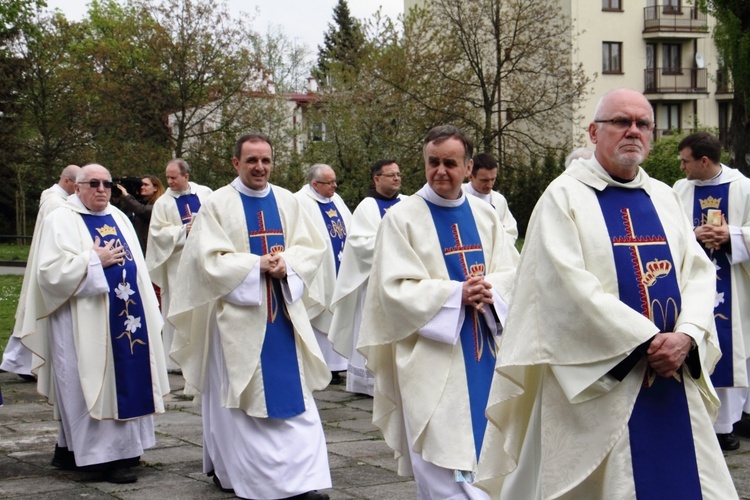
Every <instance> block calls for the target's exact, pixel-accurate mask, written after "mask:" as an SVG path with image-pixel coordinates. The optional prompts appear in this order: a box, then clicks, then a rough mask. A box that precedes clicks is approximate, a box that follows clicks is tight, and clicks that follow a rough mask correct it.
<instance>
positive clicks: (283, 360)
mask: <svg viewBox="0 0 750 500" xmlns="http://www.w3.org/2000/svg"><path fill="white" fill-rule="evenodd" d="M241 197H242V206H243V208H244V209H245V221H246V223H247V230H248V237H249V239H250V252H251V253H253V254H255V255H266V254H269V253H270V254H277V253H279V252H283V251H284V228H283V226H282V224H281V218H280V217H279V208H278V206H277V205H276V197H275V196H274V194H273V190H271V192H270V193H269V194H268V195H267V196H265V197H263V198H254V197H251V196H247V195H244V194H241ZM262 279H263V280H264V281H265V288H266V308H267V310H266V334H265V337H264V339H263V348H262V349H261V353H260V367H261V372H262V373H263V391H264V392H265V396H266V409H267V411H268V417H269V418H291V417H294V416H296V415H299V414H301V413H303V412H304V411H305V398H304V395H303V394H302V382H301V381H300V372H299V365H298V364H297V347H296V343H295V342H296V341H295V333H294V325H293V324H292V321H291V319H290V318H289V313H288V311H287V310H286V303H285V302H284V296H283V295H282V291H281V282H280V281H279V280H278V279H275V278H271V276H270V275H268V274H266V275H263V277H262ZM279 313H281V314H279ZM252 333H254V332H250V334H252Z"/></svg>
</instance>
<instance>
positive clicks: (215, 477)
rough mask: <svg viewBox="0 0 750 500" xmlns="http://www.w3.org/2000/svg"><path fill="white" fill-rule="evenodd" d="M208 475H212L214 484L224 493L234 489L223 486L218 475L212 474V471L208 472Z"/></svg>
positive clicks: (231, 491)
mask: <svg viewBox="0 0 750 500" xmlns="http://www.w3.org/2000/svg"><path fill="white" fill-rule="evenodd" d="M208 475H209V476H213V480H214V484H215V485H216V486H218V487H219V489H220V490H221V491H222V492H224V493H234V490H233V489H232V488H225V487H223V486H222V485H221V481H219V476H217V475H216V474H214V473H213V472H209V473H208Z"/></svg>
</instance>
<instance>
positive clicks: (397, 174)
mask: <svg viewBox="0 0 750 500" xmlns="http://www.w3.org/2000/svg"><path fill="white" fill-rule="evenodd" d="M375 177H390V178H391V179H393V178H394V177H397V178H399V179H400V178H401V174H400V173H398V172H394V173H392V174H378V175H376V176H375Z"/></svg>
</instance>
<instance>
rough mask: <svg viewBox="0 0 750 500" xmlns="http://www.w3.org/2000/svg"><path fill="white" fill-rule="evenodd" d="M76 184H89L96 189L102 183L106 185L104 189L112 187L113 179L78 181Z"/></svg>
mask: <svg viewBox="0 0 750 500" xmlns="http://www.w3.org/2000/svg"><path fill="white" fill-rule="evenodd" d="M76 184H88V185H89V186H91V187H92V188H94V189H97V188H98V187H99V186H100V185H102V186H104V189H112V181H100V180H99V179H94V180H90V181H84V182H77V183H76Z"/></svg>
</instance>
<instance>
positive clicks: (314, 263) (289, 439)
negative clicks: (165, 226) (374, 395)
mask: <svg viewBox="0 0 750 500" xmlns="http://www.w3.org/2000/svg"><path fill="white" fill-rule="evenodd" d="M232 162H233V164H234V167H235V170H236V171H237V174H238V177H237V178H236V179H235V180H234V181H233V182H232V183H231V184H230V185H228V186H224V187H223V188H221V189H218V190H217V191H215V192H214V193H213V194H212V195H211V196H210V197H209V198H208V199H207V200H205V201H204V202H203V204H202V206H201V210H200V216H199V217H197V218H196V220H195V224H194V225H193V228H192V230H191V233H190V237H189V238H188V239H187V243H186V244H185V247H184V249H183V255H182V259H181V261H180V268H179V271H178V272H177V282H176V286H175V287H174V288H173V290H172V292H173V296H172V303H171V312H170V316H169V320H170V321H172V322H173V324H174V325H175V328H176V332H175V339H174V342H173V344H172V353H171V354H172V358H173V359H174V360H175V361H177V362H178V363H179V365H180V367H181V368H182V375H183V376H184V377H185V393H186V394H202V398H201V400H202V405H203V408H202V417H203V470H204V472H206V473H207V474H209V475H211V476H213V478H214V482H215V483H216V485H217V486H218V487H219V488H221V489H222V490H223V491H226V490H234V493H235V495H237V496H238V497H242V498H254V499H279V498H287V497H295V498H300V499H309V500H324V499H327V498H328V495H326V494H324V493H319V492H317V491H316V490H318V489H325V488H330V487H331V476H330V471H329V468H328V455H327V449H326V443H325V436H324V435H323V425H322V423H321V421H320V416H319V414H318V410H317V407H316V405H315V400H314V399H313V396H312V391H314V390H322V389H324V388H325V387H326V386H327V385H328V382H329V381H330V372H329V371H328V368H327V367H326V364H325V361H324V360H323V356H322V354H321V352H320V348H319V347H318V343H317V341H316V340H315V336H314V334H313V331H312V328H311V327H310V322H309V320H308V318H307V314H306V311H305V306H304V304H303V303H302V300H301V296H302V293H303V291H304V290H307V291H308V292H309V293H310V295H311V296H313V297H316V298H317V300H322V291H321V290H319V289H316V288H315V281H314V277H315V273H316V272H317V270H318V268H319V267H320V262H321V260H322V259H323V255H324V251H325V242H324V241H323V239H322V238H321V237H320V235H319V234H318V233H317V231H316V230H315V228H314V227H313V224H312V221H311V219H310V218H309V217H308V215H307V214H306V213H305V212H304V210H303V209H302V208H301V206H300V204H299V203H298V202H297V200H296V198H295V197H294V195H292V194H291V193H290V192H289V191H287V190H286V189H283V188H280V187H277V186H274V185H272V184H270V183H268V178H269V176H270V174H271V170H272V166H273V150H272V147H271V143H270V141H269V139H268V138H267V137H265V136H263V135H261V134H246V135H243V136H242V137H240V138H239V139H238V141H237V143H236V145H235V150H234V158H233V159H232ZM297 495H300V496H299V497H297Z"/></svg>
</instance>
